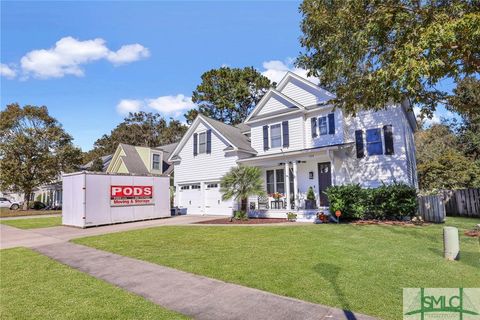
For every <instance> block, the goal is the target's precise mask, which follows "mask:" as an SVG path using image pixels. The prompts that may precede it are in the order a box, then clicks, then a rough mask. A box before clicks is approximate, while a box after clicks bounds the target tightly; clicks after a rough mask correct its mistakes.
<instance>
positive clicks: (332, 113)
mask: <svg viewBox="0 0 480 320" xmlns="http://www.w3.org/2000/svg"><path fill="white" fill-rule="evenodd" d="M333 97H334V95H333V94H331V93H329V92H327V91H326V90H324V89H322V88H320V87H319V86H317V85H315V84H313V83H311V82H309V81H308V80H306V79H304V78H302V77H300V76H298V75H295V74H293V73H290V72H289V73H287V74H286V75H285V77H284V78H283V79H282V80H281V81H280V82H279V83H278V85H277V87H276V89H271V90H269V91H268V92H267V93H266V94H265V96H264V97H263V98H262V99H261V100H260V101H259V103H258V104H257V105H256V107H255V109H254V110H253V111H252V112H251V114H250V115H249V116H248V117H247V119H246V120H245V122H244V123H242V124H241V125H238V126H236V127H233V126H229V125H226V124H224V123H222V122H219V121H216V120H212V119H210V118H208V117H206V116H203V115H199V116H198V117H197V118H196V119H195V121H194V122H193V123H192V125H191V126H190V128H189V130H188V131H187V133H186V134H185V135H184V137H183V138H182V140H181V141H180V142H179V143H178V145H177V147H176V148H175V150H174V151H173V152H172V154H171V156H170V158H169V161H171V162H173V163H174V165H175V176H174V185H175V188H176V197H175V204H176V205H177V206H179V207H181V208H186V209H187V213H188V214H230V213H231V210H232V209H234V208H235V206H236V203H235V202H234V201H233V200H230V201H222V199H221V193H220V190H219V186H220V185H219V182H220V179H221V177H222V176H223V175H224V174H225V173H226V172H228V171H229V170H230V168H231V167H233V166H236V165H239V164H243V165H249V166H256V167H259V168H261V169H262V175H263V179H264V184H265V190H266V192H267V193H268V194H269V195H271V194H273V193H276V192H278V193H280V194H282V198H281V199H280V200H279V201H276V200H275V199H274V198H273V197H271V196H268V197H267V198H263V197H260V198H259V197H251V198H250V199H249V200H248V207H249V215H250V216H267V217H285V214H286V213H287V212H289V211H294V212H296V213H297V214H298V215H299V218H300V219H307V220H308V219H312V218H313V217H314V215H315V214H316V212H318V211H325V212H328V199H327V197H326V196H325V194H324V193H323V191H325V189H326V188H328V187H329V186H331V185H342V184H348V183H359V184H361V185H362V186H365V187H376V186H379V185H380V184H381V183H382V182H385V183H391V182H393V181H398V182H405V183H407V184H409V185H412V186H415V187H417V173H416V163H415V148H414V140H413V133H414V131H415V130H416V121H415V116H414V114H413V112H412V111H411V110H410V107H409V105H407V104H406V103H404V104H398V103H391V104H390V105H388V106H387V108H386V109H385V110H382V111H378V112H374V111H362V112H360V113H359V114H357V116H356V117H352V116H345V115H344V114H343V112H342V110H340V109H334V108H333V107H332V106H331V105H330V104H328V101H329V100H330V99H332V98H333ZM310 187H312V188H313V190H314V192H315V195H316V208H315V209H310V208H309V205H310V203H307V201H305V200H306V193H307V191H308V189H309V188H310Z"/></svg>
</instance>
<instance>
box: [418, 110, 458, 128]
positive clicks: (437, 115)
mask: <svg viewBox="0 0 480 320" xmlns="http://www.w3.org/2000/svg"><path fill="white" fill-rule="evenodd" d="M413 112H414V113H415V116H416V117H417V119H419V120H423V121H424V123H425V126H426V127H430V126H432V125H434V124H438V123H442V119H447V120H451V119H453V118H457V119H458V115H456V114H454V113H453V112H451V111H449V110H446V109H445V108H443V107H440V108H438V109H437V110H436V111H435V112H434V113H433V116H432V118H428V117H427V116H423V115H422V113H421V108H420V107H413Z"/></svg>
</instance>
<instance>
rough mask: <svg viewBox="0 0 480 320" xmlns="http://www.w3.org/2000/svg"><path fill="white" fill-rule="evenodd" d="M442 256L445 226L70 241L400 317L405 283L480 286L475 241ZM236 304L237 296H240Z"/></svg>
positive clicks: (251, 230) (172, 231)
mask: <svg viewBox="0 0 480 320" xmlns="http://www.w3.org/2000/svg"><path fill="white" fill-rule="evenodd" d="M477 223H480V219H467V218H448V221H447V223H446V224H447V225H454V226H457V227H459V228H460V234H461V260H460V261H455V262H449V261H445V260H444V259H443V257H442V227H443V226H444V225H429V226H424V227H412V226H410V227H401V226H358V225H357V226H355V225H335V224H328V225H308V226H300V225H299V226H265V227H260V226H256V227H234V226H233V227H232V226H229V227H220V226H218V227H204V226H186V227H158V228H151V229H144V230H135V231H129V232H122V233H115V234H109V235H103V236H96V237H89V238H83V239H77V240H74V242H76V243H79V244H84V245H89V246H92V247H95V248H99V249H102V250H106V251H111V252H115V253H118V254H121V255H125V256H130V257H134V258H138V259H142V260H146V261H150V262H153V263H157V264H162V265H166V266H169V267H173V268H177V269H180V270H185V271H188V272H193V273H196V274H201V275H205V276H208V277H212V278H217V279H221V280H224V281H228V282H233V283H238V284H242V285H246V286H249V287H254V288H258V289H261V290H266V291H270V292H274V293H277V294H280V295H284V296H289V297H295V298H298V299H302V300H307V301H312V302H316V303H321V304H326V305H330V306H335V307H340V308H345V309H349V310H353V311H357V312H361V313H365V314H369V315H373V316H377V317H380V318H384V319H398V318H400V317H401V310H402V288H407V287H478V286H479V284H480V282H479V279H480V268H479V267H480V265H479V258H480V252H479V240H478V238H470V237H466V236H464V235H463V232H464V230H465V229H464V228H468V227H472V226H474V225H475V224H477ZM238 303H240V304H241V301H238Z"/></svg>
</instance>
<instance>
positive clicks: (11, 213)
mask: <svg viewBox="0 0 480 320" xmlns="http://www.w3.org/2000/svg"><path fill="white" fill-rule="evenodd" d="M46 214H59V215H60V214H62V211H61V210H10V209H8V208H0V218H8V217H23V216H42V215H46Z"/></svg>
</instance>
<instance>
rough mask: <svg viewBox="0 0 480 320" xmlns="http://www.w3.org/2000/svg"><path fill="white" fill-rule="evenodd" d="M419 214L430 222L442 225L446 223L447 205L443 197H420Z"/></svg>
mask: <svg viewBox="0 0 480 320" xmlns="http://www.w3.org/2000/svg"><path fill="white" fill-rule="evenodd" d="M418 214H419V215H420V216H421V217H422V218H423V220H425V221H428V222H435V223H442V222H444V221H445V205H444V203H443V200H442V196H439V195H431V196H419V197H418Z"/></svg>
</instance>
